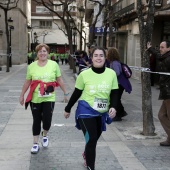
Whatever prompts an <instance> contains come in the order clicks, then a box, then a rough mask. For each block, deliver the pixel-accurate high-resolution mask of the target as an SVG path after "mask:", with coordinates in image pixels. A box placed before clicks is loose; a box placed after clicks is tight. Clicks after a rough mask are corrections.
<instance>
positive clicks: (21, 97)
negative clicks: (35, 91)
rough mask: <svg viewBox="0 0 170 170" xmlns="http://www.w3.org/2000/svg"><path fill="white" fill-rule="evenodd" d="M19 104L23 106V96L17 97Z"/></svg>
mask: <svg viewBox="0 0 170 170" xmlns="http://www.w3.org/2000/svg"><path fill="white" fill-rule="evenodd" d="M19 102H20V104H21V105H22V106H23V104H24V96H20V97H19Z"/></svg>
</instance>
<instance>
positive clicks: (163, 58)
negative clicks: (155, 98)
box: [147, 41, 170, 146]
mask: <svg viewBox="0 0 170 170" xmlns="http://www.w3.org/2000/svg"><path fill="white" fill-rule="evenodd" d="M147 50H148V51H149V52H150V53H151V54H152V55H153V56H155V57H156V59H157V60H158V64H159V71H160V72H166V73H170V42H169V41H162V42H161V43H160V47H159V50H160V53H158V52H157V51H156V50H155V49H154V48H153V47H152V46H151V43H150V42H148V43H147ZM159 85H160V94H159V100H163V102H162V106H161V108H160V110H159V113H158V118H159V120H160V122H161V124H162V127H163V128H164V130H165V132H166V134H167V139H166V141H164V142H161V143H160V146H170V75H163V74H160V79H159Z"/></svg>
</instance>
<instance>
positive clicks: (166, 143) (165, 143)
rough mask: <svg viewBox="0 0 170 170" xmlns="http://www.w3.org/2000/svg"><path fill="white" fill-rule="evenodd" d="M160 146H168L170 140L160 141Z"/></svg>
mask: <svg viewBox="0 0 170 170" xmlns="http://www.w3.org/2000/svg"><path fill="white" fill-rule="evenodd" d="M160 146H170V142H169V141H168V140H166V141H164V142H161V143H160Z"/></svg>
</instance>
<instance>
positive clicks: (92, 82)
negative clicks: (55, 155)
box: [75, 68, 118, 113]
mask: <svg viewBox="0 0 170 170" xmlns="http://www.w3.org/2000/svg"><path fill="white" fill-rule="evenodd" d="M75 87H76V88H78V89H80V90H83V92H82V95H81V97H80V100H84V101H86V102H87V103H88V104H89V105H90V106H91V107H92V108H93V109H94V110H97V111H98V112H100V113H104V112H106V111H108V109H109V104H110V93H111V90H112V89H118V82H117V76H116V73H115V71H113V70H112V69H110V68H106V69H105V71H104V72H103V73H102V74H96V73H95V72H93V70H92V69H91V68H89V69H87V70H84V71H83V72H81V73H80V74H79V76H78V77H77V79H76V85H75Z"/></svg>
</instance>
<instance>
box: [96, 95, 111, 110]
mask: <svg viewBox="0 0 170 170" xmlns="http://www.w3.org/2000/svg"><path fill="white" fill-rule="evenodd" d="M107 107H108V100H107V99H98V98H95V99H94V105H93V109H95V110H98V111H106V110H107Z"/></svg>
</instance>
